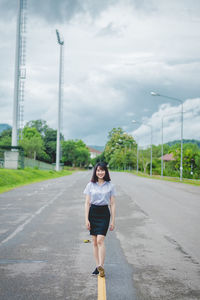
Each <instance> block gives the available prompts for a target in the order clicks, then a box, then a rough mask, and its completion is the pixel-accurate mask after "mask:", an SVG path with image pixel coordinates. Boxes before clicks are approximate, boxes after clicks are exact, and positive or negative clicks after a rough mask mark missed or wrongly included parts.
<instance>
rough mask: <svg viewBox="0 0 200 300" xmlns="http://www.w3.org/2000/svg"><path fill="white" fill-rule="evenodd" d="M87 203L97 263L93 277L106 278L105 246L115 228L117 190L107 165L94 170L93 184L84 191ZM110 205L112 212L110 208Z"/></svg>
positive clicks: (86, 212) (102, 164) (87, 218)
mask: <svg viewBox="0 0 200 300" xmlns="http://www.w3.org/2000/svg"><path fill="white" fill-rule="evenodd" d="M84 194H85V195H86V201H85V225H86V228H87V229H88V230H90V234H91V235H92V239H93V252H94V257H95V261H96V269H95V270H94V272H93V273H92V275H98V274H99V275H100V276H101V277H104V276H105V271H104V260H105V245H104V239H105V236H106V233H107V231H108V227H109V223H110V212H111V224H110V230H111V231H113V230H114V227H115V198H114V196H115V190H114V186H113V184H112V183H111V182H110V175H109V172H108V168H107V166H106V164H105V163H103V162H100V163H97V165H96V166H95V168H94V172H93V175H92V179H91V182H89V183H88V184H87V186H86V188H85V190H84ZM109 205H110V210H109V208H108V206H109Z"/></svg>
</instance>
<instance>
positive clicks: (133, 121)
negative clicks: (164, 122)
mask: <svg viewBox="0 0 200 300" xmlns="http://www.w3.org/2000/svg"><path fill="white" fill-rule="evenodd" d="M132 123H138V124H141V125H143V124H144V125H146V126H147V127H149V128H150V130H151V164H150V176H152V126H151V125H147V124H146V123H141V122H138V121H136V120H132Z"/></svg>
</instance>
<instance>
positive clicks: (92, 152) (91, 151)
mask: <svg viewBox="0 0 200 300" xmlns="http://www.w3.org/2000/svg"><path fill="white" fill-rule="evenodd" d="M87 148H88V150H89V152H90V157H91V158H95V157H97V156H99V155H100V154H101V153H102V152H101V151H99V150H96V149H94V148H91V147H89V146H87Z"/></svg>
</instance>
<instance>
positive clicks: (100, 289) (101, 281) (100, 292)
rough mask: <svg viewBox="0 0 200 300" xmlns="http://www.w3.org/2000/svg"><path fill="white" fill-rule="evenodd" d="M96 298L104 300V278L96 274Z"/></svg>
mask: <svg viewBox="0 0 200 300" xmlns="http://www.w3.org/2000/svg"><path fill="white" fill-rule="evenodd" d="M98 300H106V279H105V277H100V276H99V275H98Z"/></svg>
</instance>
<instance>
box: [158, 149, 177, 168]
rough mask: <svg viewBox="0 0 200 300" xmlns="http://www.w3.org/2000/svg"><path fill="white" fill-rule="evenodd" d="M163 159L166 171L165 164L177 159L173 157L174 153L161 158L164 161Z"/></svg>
mask: <svg viewBox="0 0 200 300" xmlns="http://www.w3.org/2000/svg"><path fill="white" fill-rule="evenodd" d="M162 158H163V162H164V165H163V167H164V169H165V163H167V162H168V161H174V160H175V158H174V156H173V153H167V154H165V155H163V156H161V158H160V159H162Z"/></svg>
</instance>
